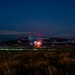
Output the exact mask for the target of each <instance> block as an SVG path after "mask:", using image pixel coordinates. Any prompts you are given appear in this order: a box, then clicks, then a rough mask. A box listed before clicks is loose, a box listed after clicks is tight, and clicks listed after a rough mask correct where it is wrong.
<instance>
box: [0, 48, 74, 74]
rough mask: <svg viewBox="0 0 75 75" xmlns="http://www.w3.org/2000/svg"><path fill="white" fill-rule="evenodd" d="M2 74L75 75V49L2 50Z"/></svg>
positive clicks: (0, 63) (0, 60)
mask: <svg viewBox="0 0 75 75" xmlns="http://www.w3.org/2000/svg"><path fill="white" fill-rule="evenodd" d="M0 75H75V51H74V50H73V51H64V49H63V50H62V51H60V50H59V51H47V50H41V51H40V50H38V51H33V50H29V51H24V50H23V51H10V50H9V51H0Z"/></svg>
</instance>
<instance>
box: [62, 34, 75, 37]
mask: <svg viewBox="0 0 75 75" xmlns="http://www.w3.org/2000/svg"><path fill="white" fill-rule="evenodd" d="M61 36H74V37H75V34H61Z"/></svg>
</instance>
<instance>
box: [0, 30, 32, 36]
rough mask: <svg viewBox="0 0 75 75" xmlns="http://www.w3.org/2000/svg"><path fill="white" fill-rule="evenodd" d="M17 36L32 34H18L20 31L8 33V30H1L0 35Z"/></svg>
mask: <svg viewBox="0 0 75 75" xmlns="http://www.w3.org/2000/svg"><path fill="white" fill-rule="evenodd" d="M1 34H2V35H18V34H32V32H20V31H8V30H1V31H0V35H1Z"/></svg>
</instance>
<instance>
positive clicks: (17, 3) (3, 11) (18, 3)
mask: <svg viewBox="0 0 75 75" xmlns="http://www.w3.org/2000/svg"><path fill="white" fill-rule="evenodd" d="M11 31H12V33H13V34H15V33H16V34H17V33H18V34H21V32H22V33H24V32H33V33H34V34H39V33H41V34H42V35H49V36H54V37H71V38H75V0H0V34H1V35H2V34H3V35H4V33H5V34H9V33H10V34H11Z"/></svg>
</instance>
